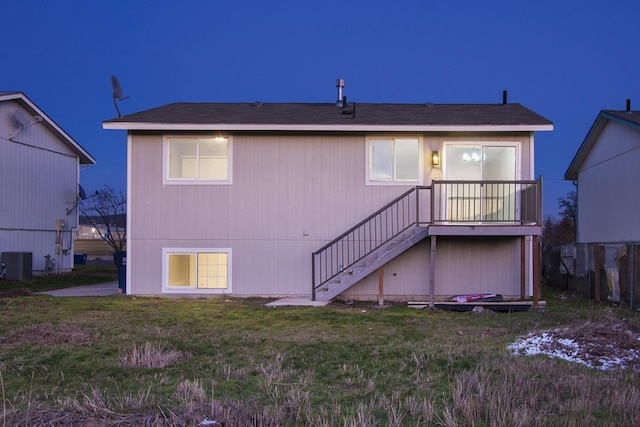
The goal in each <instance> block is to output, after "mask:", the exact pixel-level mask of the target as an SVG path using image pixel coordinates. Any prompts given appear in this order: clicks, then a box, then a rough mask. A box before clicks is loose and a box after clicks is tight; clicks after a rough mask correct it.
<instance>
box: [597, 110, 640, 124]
mask: <svg viewBox="0 0 640 427" xmlns="http://www.w3.org/2000/svg"><path fill="white" fill-rule="evenodd" d="M603 113H606V114H610V115H612V116H614V117H617V118H619V119H620V120H624V121H627V122H630V123H635V124H637V125H640V111H615V110H603Z"/></svg>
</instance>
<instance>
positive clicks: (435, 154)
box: [431, 151, 440, 166]
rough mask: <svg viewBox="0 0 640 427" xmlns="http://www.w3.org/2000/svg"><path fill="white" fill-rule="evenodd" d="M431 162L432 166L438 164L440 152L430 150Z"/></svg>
mask: <svg viewBox="0 0 640 427" xmlns="http://www.w3.org/2000/svg"><path fill="white" fill-rule="evenodd" d="M431 164H432V165H433V166H440V152H439V151H432V152H431Z"/></svg>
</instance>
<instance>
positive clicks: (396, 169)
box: [367, 136, 423, 185]
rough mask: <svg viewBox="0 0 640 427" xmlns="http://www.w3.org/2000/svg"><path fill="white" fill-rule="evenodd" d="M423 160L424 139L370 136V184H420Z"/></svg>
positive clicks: (368, 164)
mask: <svg viewBox="0 0 640 427" xmlns="http://www.w3.org/2000/svg"><path fill="white" fill-rule="evenodd" d="M422 157H423V156H422V137H420V136H370V137H368V138H367V184H369V185H394V184H395V185H400V184H401V185H404V184H420V183H421V182H422V170H423V158H422Z"/></svg>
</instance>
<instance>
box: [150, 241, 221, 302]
mask: <svg viewBox="0 0 640 427" xmlns="http://www.w3.org/2000/svg"><path fill="white" fill-rule="evenodd" d="M162 265H163V273H162V282H163V292H165V293H212V294H215V293H223V294H227V293H231V249H230V248H222V249H221V248H163V249H162Z"/></svg>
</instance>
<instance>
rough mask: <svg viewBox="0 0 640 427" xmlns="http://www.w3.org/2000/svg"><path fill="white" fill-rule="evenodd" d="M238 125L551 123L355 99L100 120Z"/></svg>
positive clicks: (175, 107) (470, 108) (522, 113)
mask: <svg viewBox="0 0 640 427" xmlns="http://www.w3.org/2000/svg"><path fill="white" fill-rule="evenodd" d="M109 123H112V124H117V123H122V124H124V123H138V124H164V125H170V124H193V125H198V124H202V125H204V124H208V125H210V124H227V125H232V124H237V125H255V124H258V125H259V124H263V125H318V126H327V125H329V126H332V125H336V126H338V127H339V126H347V125H351V126H353V125H360V126H367V125H372V126H381V125H407V126H411V125H415V126H431V125H433V126H438V125H442V126H448V125H449V126H478V125H493V126H501V125H502V126H513V125H528V126H538V125H541V126H551V125H552V122H551V121H549V120H547V119H546V118H544V117H542V116H540V115H538V114H536V113H534V112H533V111H531V110H529V109H527V108H525V107H523V106H522V105H520V104H356V105H355V114H344V113H343V110H342V108H340V107H338V106H336V104H330V103H323V104H311V103H273V104H271V103H174V104H168V105H165V106H161V107H157V108H152V109H150V110H146V111H141V112H138V113H133V114H129V115H126V116H123V117H120V118H115V119H111V120H107V121H105V124H109Z"/></svg>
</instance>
